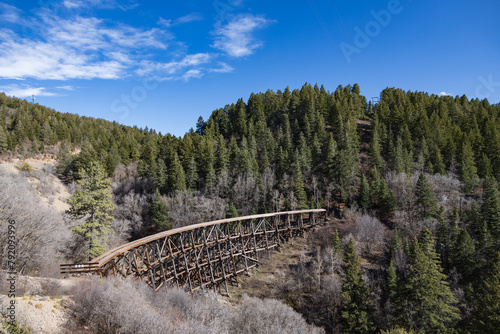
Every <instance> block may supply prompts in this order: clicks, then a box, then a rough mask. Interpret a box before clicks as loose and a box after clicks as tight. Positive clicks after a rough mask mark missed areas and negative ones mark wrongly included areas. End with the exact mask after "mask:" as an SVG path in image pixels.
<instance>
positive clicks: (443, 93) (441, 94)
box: [439, 92, 450, 96]
mask: <svg viewBox="0 0 500 334" xmlns="http://www.w3.org/2000/svg"><path fill="white" fill-rule="evenodd" d="M439 96H450V94H448V93H446V92H441V93H439Z"/></svg>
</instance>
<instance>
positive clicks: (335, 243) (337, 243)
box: [333, 229, 341, 253]
mask: <svg viewBox="0 0 500 334" xmlns="http://www.w3.org/2000/svg"><path fill="white" fill-rule="evenodd" d="M340 245H341V240H340V236H339V230H338V229H335V233H334V235H333V251H334V252H335V253H338V252H340Z"/></svg>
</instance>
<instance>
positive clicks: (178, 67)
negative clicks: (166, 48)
mask: <svg viewBox="0 0 500 334" xmlns="http://www.w3.org/2000/svg"><path fill="white" fill-rule="evenodd" d="M213 57H214V55H213V54H210V53H196V54H192V55H186V56H184V57H183V58H182V59H181V60H178V61H170V62H151V61H145V62H143V63H142V64H141V66H140V68H139V70H138V74H139V75H141V76H144V75H149V76H151V75H152V74H154V75H156V76H160V77H161V76H167V79H168V80H174V79H185V80H186V79H189V78H200V77H201V76H202V70H203V69H202V68H201V67H200V66H201V65H204V64H208V63H210V62H211V60H212V58H213ZM182 73H184V74H182Z"/></svg>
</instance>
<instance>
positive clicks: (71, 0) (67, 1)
mask: <svg viewBox="0 0 500 334" xmlns="http://www.w3.org/2000/svg"><path fill="white" fill-rule="evenodd" d="M63 4H64V6H66V7H67V8H69V9H73V8H80V7H82V6H83V5H84V3H83V1H81V0H64V2H63Z"/></svg>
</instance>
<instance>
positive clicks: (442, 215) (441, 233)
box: [436, 206, 451, 270]
mask: <svg viewBox="0 0 500 334" xmlns="http://www.w3.org/2000/svg"><path fill="white" fill-rule="evenodd" d="M437 221H438V227H437V231H436V252H437V253H438V254H439V256H440V258H441V262H442V264H443V267H444V269H445V270H447V269H449V261H448V259H449V250H450V247H451V245H450V244H451V240H450V228H449V226H448V222H447V221H446V212H445V209H444V206H441V207H440V208H439V212H438V215H437Z"/></svg>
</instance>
